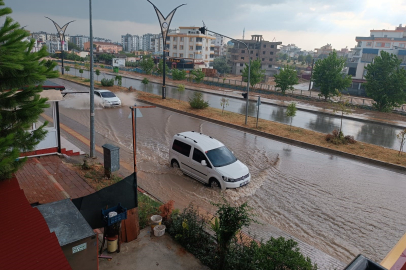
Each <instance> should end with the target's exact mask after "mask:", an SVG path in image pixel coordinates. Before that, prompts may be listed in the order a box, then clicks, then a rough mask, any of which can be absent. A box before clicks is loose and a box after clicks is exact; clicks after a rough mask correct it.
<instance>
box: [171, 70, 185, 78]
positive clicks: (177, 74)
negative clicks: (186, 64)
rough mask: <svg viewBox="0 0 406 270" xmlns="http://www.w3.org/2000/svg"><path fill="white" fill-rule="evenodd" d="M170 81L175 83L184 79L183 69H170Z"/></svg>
mask: <svg viewBox="0 0 406 270" xmlns="http://www.w3.org/2000/svg"><path fill="white" fill-rule="evenodd" d="M172 79H174V80H176V81H181V80H184V79H186V71H185V70H183V69H176V68H174V69H172Z"/></svg>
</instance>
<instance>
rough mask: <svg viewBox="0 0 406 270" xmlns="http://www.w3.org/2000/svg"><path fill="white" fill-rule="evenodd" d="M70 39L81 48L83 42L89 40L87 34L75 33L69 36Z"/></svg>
mask: <svg viewBox="0 0 406 270" xmlns="http://www.w3.org/2000/svg"><path fill="white" fill-rule="evenodd" d="M70 40H71V42H72V43H74V44H76V46H78V47H79V48H80V49H81V50H83V48H84V47H85V43H86V42H89V40H90V38H89V37H88V36H84V35H76V36H71V37H70Z"/></svg>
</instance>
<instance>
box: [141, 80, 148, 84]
mask: <svg viewBox="0 0 406 270" xmlns="http://www.w3.org/2000/svg"><path fill="white" fill-rule="evenodd" d="M141 82H142V83H143V84H145V85H147V84H148V83H149V80H148V79H147V78H144V79H142V81H141Z"/></svg>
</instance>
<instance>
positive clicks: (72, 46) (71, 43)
mask: <svg viewBox="0 0 406 270" xmlns="http://www.w3.org/2000/svg"><path fill="white" fill-rule="evenodd" d="M68 48H69V49H70V50H77V51H79V52H80V51H81V49H80V48H79V47H78V46H77V45H76V44H75V43H73V42H70V41H68Z"/></svg>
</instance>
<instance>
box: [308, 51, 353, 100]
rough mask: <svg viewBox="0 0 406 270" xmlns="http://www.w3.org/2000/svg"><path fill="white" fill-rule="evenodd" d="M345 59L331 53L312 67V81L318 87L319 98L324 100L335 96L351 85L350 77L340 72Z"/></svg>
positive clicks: (334, 52) (335, 53)
mask: <svg viewBox="0 0 406 270" xmlns="http://www.w3.org/2000/svg"><path fill="white" fill-rule="evenodd" d="M345 62H346V59H345V58H342V57H338V56H337V52H336V51H333V52H332V53H330V54H329V55H328V57H327V58H324V59H322V60H319V61H317V62H316V63H315V65H314V70H313V81H314V83H315V85H316V86H318V87H320V94H319V95H320V96H324V99H325V100H327V98H329V97H332V96H336V95H337V94H338V92H337V91H336V90H338V91H339V92H341V91H342V90H345V89H346V88H347V87H348V86H350V85H351V75H344V74H343V73H342V70H343V68H344V66H345Z"/></svg>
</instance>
